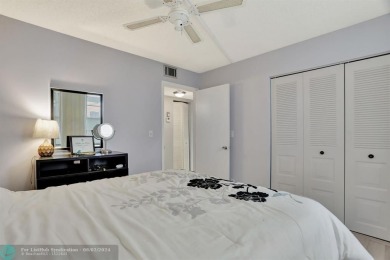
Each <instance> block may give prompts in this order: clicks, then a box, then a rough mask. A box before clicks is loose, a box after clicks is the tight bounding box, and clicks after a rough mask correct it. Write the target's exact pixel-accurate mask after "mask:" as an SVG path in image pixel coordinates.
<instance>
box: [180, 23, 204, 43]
mask: <svg viewBox="0 0 390 260" xmlns="http://www.w3.org/2000/svg"><path fill="white" fill-rule="evenodd" d="M184 30H185V31H186V33H187V35H188V36H189V37H190V39H191V41H192V42H193V43H198V42H200V41H201V39H200V37H199V35H198V34H197V33H196V32H195V30H194V28H193V27H192V25H187V26H185V27H184Z"/></svg>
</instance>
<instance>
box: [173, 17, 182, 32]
mask: <svg viewBox="0 0 390 260" xmlns="http://www.w3.org/2000/svg"><path fill="white" fill-rule="evenodd" d="M183 27H184V26H183V21H182V20H180V19H179V20H176V21H175V30H176V31H178V32H181V31H183Z"/></svg>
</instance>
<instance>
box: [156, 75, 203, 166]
mask: <svg viewBox="0 0 390 260" xmlns="http://www.w3.org/2000/svg"><path fill="white" fill-rule="evenodd" d="M165 87H171V88H172V87H173V88H178V89H183V90H187V91H191V92H193V93H194V99H193V100H192V102H189V118H188V119H189V121H190V170H191V171H193V170H194V167H195V161H194V160H195V156H194V153H195V147H194V144H195V142H194V136H195V135H194V131H195V125H194V124H195V121H194V113H195V103H194V101H195V92H196V91H198V90H199V89H198V88H195V87H191V86H186V85H181V84H177V83H173V82H170V81H164V80H163V81H161V128H162V131H161V151H162V153H161V169H162V170H164V168H165V127H164V123H165V115H164V103H165V101H164V88H165Z"/></svg>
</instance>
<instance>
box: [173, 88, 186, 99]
mask: <svg viewBox="0 0 390 260" xmlns="http://www.w3.org/2000/svg"><path fill="white" fill-rule="evenodd" d="M185 94H186V92H185V91H182V90H180V91H179V90H176V91H174V92H173V95H175V97H178V98H182V97H184V95H185Z"/></svg>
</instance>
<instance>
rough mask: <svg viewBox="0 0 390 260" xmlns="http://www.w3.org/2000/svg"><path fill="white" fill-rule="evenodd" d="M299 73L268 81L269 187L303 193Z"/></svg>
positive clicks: (300, 79) (301, 95)
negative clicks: (270, 143) (270, 110)
mask: <svg viewBox="0 0 390 260" xmlns="http://www.w3.org/2000/svg"><path fill="white" fill-rule="evenodd" d="M302 98H303V93H302V74H296V75H291V76H286V77H281V78H276V79H272V81H271V103H272V159H271V160H272V162H271V187H272V188H274V189H277V190H283V191H287V192H291V193H294V194H298V195H303V100H302Z"/></svg>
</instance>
